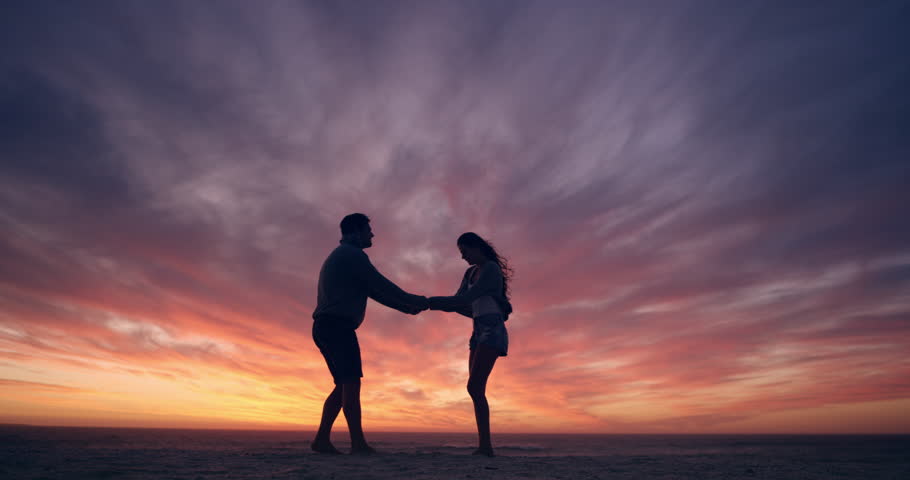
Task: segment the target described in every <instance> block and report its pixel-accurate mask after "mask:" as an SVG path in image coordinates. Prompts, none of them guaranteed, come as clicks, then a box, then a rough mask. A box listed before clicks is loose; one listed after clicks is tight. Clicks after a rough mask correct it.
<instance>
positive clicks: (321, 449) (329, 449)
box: [310, 440, 341, 455]
mask: <svg viewBox="0 0 910 480" xmlns="http://www.w3.org/2000/svg"><path fill="white" fill-rule="evenodd" d="M310 449H311V450H313V451H314V452H317V453H328V454H330V455H341V451H339V450H338V449H337V448H335V446H334V445H332V443H331V442H317V441H315V440H314V441H313V443H311V444H310Z"/></svg>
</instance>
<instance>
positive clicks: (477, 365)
mask: <svg viewBox="0 0 910 480" xmlns="http://www.w3.org/2000/svg"><path fill="white" fill-rule="evenodd" d="M457 244H458V250H459V251H460V252H461V258H463V259H464V260H465V261H466V262H468V264H469V265H470V267H468V270H467V271H466V272H465V274H464V277H463V278H462V280H461V286H460V287H458V291H457V292H455V295H453V296H451V297H430V309H431V310H442V311H444V312H456V313H460V314H462V315H464V316H466V317H471V318H473V319H474V332H473V333H472V334H471V340H470V342H468V344H469V346H470V351H471V353H470V356H469V357H468V371H469V372H470V374H469V376H468V393H469V394H470V395H471V400H472V401H473V402H474V418H475V419H476V420H477V433H478V435H479V437H480V438H479V446H478V448H477V450H475V451H474V455H486V456H489V457H492V456H493V443H492V441H491V440H490V407H489V404H487V397H486V388H487V379H488V378H489V377H490V372H492V371H493V365H495V364H496V359H497V358H499V357H504V356H506V355H507V354H508V350H509V335H508V332H506V326H505V321H506V320H507V319H508V317H509V314H510V313H512V305H511V304H510V303H509V280H510V279H511V278H512V269H511V268H510V267H509V265H508V262H507V261H506V259H505V258H503V257H502V256H501V255H499V253H498V252H497V251H496V249H495V248H493V246H492V245H491V244H490V243H489V242H487V241H486V240H484V239H483V238H481V237H480V236H479V235H477V234H476V233H473V232H468V233H464V234H462V235H461V236H460V237H458V242H457Z"/></svg>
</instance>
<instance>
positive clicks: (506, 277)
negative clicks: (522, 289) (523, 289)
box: [456, 232, 515, 300]
mask: <svg viewBox="0 0 910 480" xmlns="http://www.w3.org/2000/svg"><path fill="white" fill-rule="evenodd" d="M456 243H457V244H458V245H462V246H465V247H472V248H478V249H480V251H481V252H483V254H484V255H485V256H486V257H487V259H489V260H490V261H492V262H496V264H497V265H499V268H500V269H501V270H502V293H503V294H504V295H505V297H506V300H511V298H510V297H511V291H510V290H509V283H511V280H512V276H513V275H514V274H515V271H514V270H512V267H511V266H509V261H508V260H506V257H503V256H502V255H500V254H499V252H497V251H496V249H495V248H494V247H493V244H491V243H490V242H488V241H486V240H484V239H483V238H481V237H480V235H478V234H476V233H474V232H466V233H462V234H461V236H459V237H458V242H456Z"/></svg>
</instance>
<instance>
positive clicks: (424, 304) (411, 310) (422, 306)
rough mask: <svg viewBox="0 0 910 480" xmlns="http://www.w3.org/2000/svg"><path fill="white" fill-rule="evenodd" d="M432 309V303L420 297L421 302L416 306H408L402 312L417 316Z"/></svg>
mask: <svg viewBox="0 0 910 480" xmlns="http://www.w3.org/2000/svg"><path fill="white" fill-rule="evenodd" d="M428 308H430V301H429V300H427V297H420V300H419V301H418V303H417V304H415V305H406V306H405V307H404V308H403V309H402V310H401V311H402V312H404V313H407V314H408V315H417V314H418V313H420V312H422V311H424V310H426V309H428Z"/></svg>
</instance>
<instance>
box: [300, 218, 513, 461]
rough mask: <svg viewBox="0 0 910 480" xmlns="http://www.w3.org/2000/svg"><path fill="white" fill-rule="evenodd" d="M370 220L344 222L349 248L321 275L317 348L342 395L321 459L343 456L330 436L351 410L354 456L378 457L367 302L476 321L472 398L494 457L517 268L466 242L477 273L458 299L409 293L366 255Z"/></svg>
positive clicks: (326, 427) (320, 440) (318, 446)
mask: <svg viewBox="0 0 910 480" xmlns="http://www.w3.org/2000/svg"><path fill="white" fill-rule="evenodd" d="M372 239H373V231H372V229H371V228H370V219H369V218H368V217H367V216H366V215H364V214H362V213H352V214H350V215H348V216H346V217H344V219H343V220H342V221H341V245H339V246H338V247H337V248H335V250H334V251H332V253H331V254H330V255H329V257H328V258H327V259H326V260H325V263H323V265H322V269H321V270H320V271H319V287H318V293H317V302H316V310H315V311H314V312H313V341H315V342H316V346H317V347H319V351H320V352H322V356H323V357H325V362H326V364H327V365H328V367H329V371H330V372H331V373H332V378H333V379H334V381H335V389H334V390H332V393H330V394H329V396H328V397H327V398H326V399H325V404H324V405H323V408H322V420H321V422H320V424H319V432H318V433H317V434H316V439H315V440H314V441H313V443H312V445H311V448H312V449H313V450H315V451H317V452H321V453H341V452H339V451H338V450H337V449H336V448H335V447H334V446H333V445H332V443H331V441H330V439H329V436H330V433H331V431H332V424H333V423H334V422H335V418H337V417H338V412H339V411H341V410H344V417H345V419H347V422H348V430H349V431H350V433H351V453H352V454H369V453H374V452H375V450H373V448H372V447H370V445H369V444H367V441H366V438H365V437H364V435H363V428H362V426H361V422H360V378H361V377H363V370H362V366H361V361H360V345H359V344H358V343H357V333H356V332H355V330H357V327H359V326H360V324H361V323H363V318H364V313H365V311H366V306H367V297H369V298H372V299H373V300H376V301H377V302H379V303H381V304H383V305H385V306H387V307H390V308H394V309H396V310H399V311H401V312H404V313H407V314H411V315H416V314H418V313H420V312H422V311H424V310H427V309H432V310H441V311H444V312H456V313H460V314H462V315H464V316H466V317H469V318H472V319H473V320H474V331H473V333H472V334H471V340H470V341H469V342H468V344H469V347H470V356H469V362H468V368H469V376H468V393H469V394H470V395H471V400H473V402H474V416H475V418H476V420H477V432H478V434H479V437H480V441H479V447H478V448H477V450H476V451H475V452H474V454H475V455H487V456H493V444H492V442H491V440H490V407H489V405H488V404H487V398H486V387H487V378H489V376H490V372H491V371H493V365H495V364H496V359H497V358H499V357H501V356H505V355H506V354H507V353H508V347H509V337H508V333H507V332H506V327H505V321H506V320H507V319H508V316H509V314H510V313H511V312H512V306H511V304H510V303H509V300H508V298H509V289H508V281H509V279H510V278H511V269H510V268H509V266H508V264H507V263H506V261H505V259H504V258H502V257H501V256H500V255H499V254H498V253H497V252H496V250H495V249H494V248H493V247H492V246H491V245H490V243H489V242H487V241H485V240H484V239H482V238H481V237H480V236H478V235H477V234H475V233H470V232H468V233H465V234H463V235H461V236H460V237H458V241H457V245H458V250H459V251H460V252H461V258H463V259H464V260H465V261H466V262H467V263H468V264H469V265H470V267H469V268H468V270H467V271H466V272H465V274H464V277H463V278H462V280H461V286H459V288H458V291H457V292H455V295H452V296H449V297H430V298H427V297H423V296H420V295H412V294H410V293H407V292H405V291H404V290H402V289H401V288H399V287H398V286H397V285H395V284H394V283H392V282H391V281H390V280H389V279H387V278H385V277H384V276H383V275H382V274H381V273H379V271H378V270H376V267H374V266H373V264H372V263H370V258H369V257H368V256H367V254H366V253H365V252H364V251H363V249H365V248H369V247H370V246H372V245H373V240H372Z"/></svg>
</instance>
